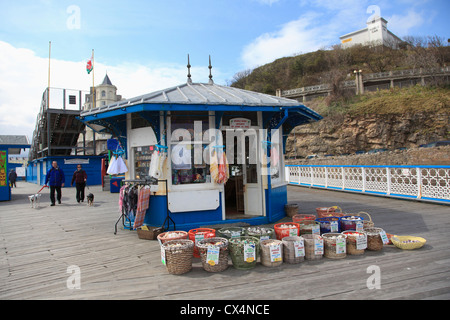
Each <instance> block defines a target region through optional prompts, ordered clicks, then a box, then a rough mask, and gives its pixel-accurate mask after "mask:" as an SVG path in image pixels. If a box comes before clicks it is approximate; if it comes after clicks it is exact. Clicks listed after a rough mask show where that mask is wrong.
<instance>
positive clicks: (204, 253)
mask: <svg viewBox="0 0 450 320" xmlns="http://www.w3.org/2000/svg"><path fill="white" fill-rule="evenodd" d="M211 246H214V247H217V248H218V249H219V256H218V261H217V262H215V261H213V260H209V261H208V259H207V258H208V248H210V247H211ZM197 248H198V252H199V253H200V258H201V260H202V266H203V269H204V270H205V271H208V272H221V271H224V270H226V269H227V268H228V239H226V238H220V237H214V238H208V239H203V240H200V241H198V242H197Z"/></svg>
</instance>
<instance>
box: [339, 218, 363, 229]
mask: <svg viewBox="0 0 450 320" xmlns="http://www.w3.org/2000/svg"><path fill="white" fill-rule="evenodd" d="M358 222H360V223H361V230H362V229H363V228H364V218H363V217H360V216H343V217H341V219H340V225H341V231H342V232H344V231H347V230H357V229H356V227H357V223H358Z"/></svg>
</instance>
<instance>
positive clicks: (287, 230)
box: [273, 222, 300, 240]
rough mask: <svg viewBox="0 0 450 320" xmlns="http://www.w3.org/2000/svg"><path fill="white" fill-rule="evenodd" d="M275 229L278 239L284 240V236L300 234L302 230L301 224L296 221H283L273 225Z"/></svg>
mask: <svg viewBox="0 0 450 320" xmlns="http://www.w3.org/2000/svg"><path fill="white" fill-rule="evenodd" d="M273 228H274V230H275V236H276V238H277V239H278V240H282V239H283V238H284V237H292V236H298V235H299V232H300V225H299V224H298V223H295V222H281V223H277V224H275V225H274V226H273Z"/></svg>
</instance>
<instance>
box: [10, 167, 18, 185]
mask: <svg viewBox="0 0 450 320" xmlns="http://www.w3.org/2000/svg"><path fill="white" fill-rule="evenodd" d="M8 178H9V184H10V185H11V188H12V187H15V188H17V186H16V180H17V173H16V170H14V169H11V171H10V172H9V177H8Z"/></svg>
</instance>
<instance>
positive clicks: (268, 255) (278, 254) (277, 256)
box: [260, 239, 283, 267]
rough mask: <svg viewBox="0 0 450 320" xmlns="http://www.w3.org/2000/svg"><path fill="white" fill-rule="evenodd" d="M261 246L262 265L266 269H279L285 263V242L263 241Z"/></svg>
mask: <svg viewBox="0 0 450 320" xmlns="http://www.w3.org/2000/svg"><path fill="white" fill-rule="evenodd" d="M260 246H261V264H262V265H263V266H266V267H278V266H280V265H281V264H282V263H283V242H282V241H280V240H275V239H269V240H263V241H261V243H260Z"/></svg>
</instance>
